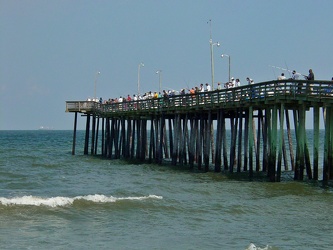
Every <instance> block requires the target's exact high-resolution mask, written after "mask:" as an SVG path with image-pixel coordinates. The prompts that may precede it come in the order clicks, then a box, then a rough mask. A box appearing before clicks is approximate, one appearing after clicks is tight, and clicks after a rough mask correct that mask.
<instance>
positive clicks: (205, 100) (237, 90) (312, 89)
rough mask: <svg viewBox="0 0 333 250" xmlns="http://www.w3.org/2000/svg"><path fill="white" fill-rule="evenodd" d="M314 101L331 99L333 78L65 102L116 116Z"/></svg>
mask: <svg viewBox="0 0 333 250" xmlns="http://www.w3.org/2000/svg"><path fill="white" fill-rule="evenodd" d="M282 101H284V102H290V103H292V102H294V101H303V102H305V103H306V102H308V103H311V102H316V103H319V106H322V105H324V103H325V105H327V104H328V103H332V102H333V81H306V80H276V81H269V82H262V83H257V84H252V85H244V86H240V87H234V88H229V89H222V90H215V91H209V92H200V93H195V94H184V95H173V96H169V97H168V98H165V97H161V98H148V99H144V100H138V101H126V100H125V101H123V102H118V103H106V104H105V103H103V104H101V103H98V102H94V101H67V102H66V112H80V113H96V114H99V115H101V116H107V117H112V116H118V115H125V114H133V115H135V114H137V115H142V114H143V113H151V112H160V111H165V112H166V113H168V112H174V111H178V112H182V111H184V112H191V111H194V112H197V111H198V109H209V110H214V109H220V108H237V107H244V106H249V105H252V106H255V105H262V104H269V103H276V102H278V103H280V102H282Z"/></svg>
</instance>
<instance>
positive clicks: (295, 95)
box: [66, 80, 333, 183]
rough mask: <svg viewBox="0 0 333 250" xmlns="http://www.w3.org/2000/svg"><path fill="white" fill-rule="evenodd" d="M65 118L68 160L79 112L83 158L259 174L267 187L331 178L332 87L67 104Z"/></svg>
mask: <svg viewBox="0 0 333 250" xmlns="http://www.w3.org/2000/svg"><path fill="white" fill-rule="evenodd" d="M66 112H73V113H75V117H74V133H73V147H72V154H75V145H76V130H77V115H78V113H79V114H81V116H83V117H86V129H85V140H84V154H87V155H88V154H91V155H99V156H101V157H104V158H109V159H128V160H136V161H140V162H147V161H148V162H150V163H158V164H161V163H162V162H165V161H168V162H170V164H172V165H181V166H188V167H189V169H193V168H197V169H198V170H202V171H215V172H221V171H224V172H230V173H234V172H235V173H237V172H239V173H240V172H245V173H248V176H249V178H250V179H251V178H253V176H254V174H255V173H259V172H260V173H264V174H265V175H267V177H268V179H269V180H270V181H272V182H274V181H277V182H278V181H280V180H281V173H282V172H283V171H293V176H294V179H295V180H304V179H309V180H320V179H322V180H323V182H324V183H327V182H328V181H329V180H331V179H332V178H333V158H332V156H333V154H332V153H333V82H332V81H317V80H315V81H306V80H276V81H269V82H262V83H257V84H252V85H244V86H240V87H234V88H230V89H223V90H215V91H209V92H204V93H196V94H185V95H174V96H170V97H168V98H163V97H162V98H156V99H155V98H152V99H146V100H139V101H130V102H121V103H111V104H101V103H98V102H94V101H67V102H66ZM309 114H310V115H311V116H312V117H313V121H312V122H313V123H312V124H306V117H307V115H309ZM306 125H308V126H311V127H313V129H312V130H311V132H312V133H313V136H312V138H313V140H312V141H309V140H308V139H307V133H306ZM227 127H228V130H227ZM320 127H323V128H324V138H323V139H322V140H323V141H324V145H323V150H322V152H319V151H320V150H319V148H320V147H319V146H320V145H319V144H320ZM229 128H230V131H229ZM99 133H100V134H99ZM310 143H311V148H312V150H311V151H312V153H311V154H310V150H309V145H310ZM321 146H322V145H321ZM321 154H322V155H321ZM319 159H322V160H321V161H320V162H319Z"/></svg>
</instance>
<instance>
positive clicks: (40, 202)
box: [0, 130, 333, 250]
mask: <svg viewBox="0 0 333 250" xmlns="http://www.w3.org/2000/svg"><path fill="white" fill-rule="evenodd" d="M83 138H84V132H83V131H78V136H77V147H76V155H74V156H73V155H71V148H72V131H41V130H36V131H0V142H1V144H0V154H1V157H0V249H240V250H244V249H248V250H254V249H302V250H304V249H332V246H333V216H332V209H333V192H332V190H331V189H323V188H321V187H320V185H317V184H315V183H310V182H295V181H292V180H284V181H282V182H280V183H268V182H263V181H252V182H249V181H244V180H237V179H234V178H230V177H227V176H225V175H223V174H221V173H214V172H208V173H198V172H193V171H190V170H189V169H187V168H184V167H172V166H170V165H168V164H166V165H154V164H139V165H137V164H130V163H128V162H126V161H122V160H105V159H100V158H99V157H92V156H85V155H83Z"/></svg>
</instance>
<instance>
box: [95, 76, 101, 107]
mask: <svg viewBox="0 0 333 250" xmlns="http://www.w3.org/2000/svg"><path fill="white" fill-rule="evenodd" d="M100 73H101V72H99V71H97V72H96V75H95V83H94V85H95V88H94V101H96V85H97V78H98V76H99V74H100Z"/></svg>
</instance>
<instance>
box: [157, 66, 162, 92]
mask: <svg viewBox="0 0 333 250" xmlns="http://www.w3.org/2000/svg"><path fill="white" fill-rule="evenodd" d="M156 74H158V84H159V93H161V87H162V85H161V84H162V80H161V77H162V76H161V75H162V70H160V69H159V70H157V71H156Z"/></svg>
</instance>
